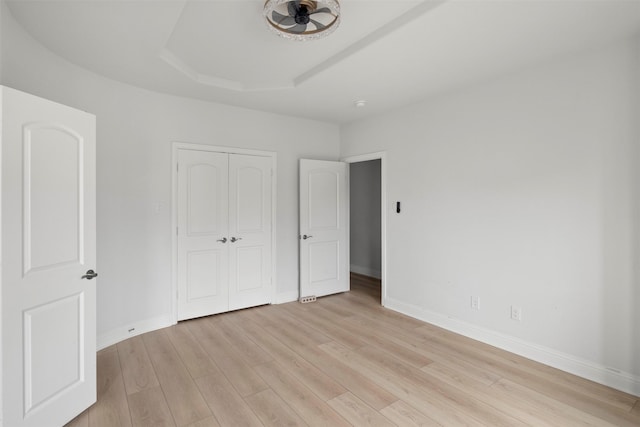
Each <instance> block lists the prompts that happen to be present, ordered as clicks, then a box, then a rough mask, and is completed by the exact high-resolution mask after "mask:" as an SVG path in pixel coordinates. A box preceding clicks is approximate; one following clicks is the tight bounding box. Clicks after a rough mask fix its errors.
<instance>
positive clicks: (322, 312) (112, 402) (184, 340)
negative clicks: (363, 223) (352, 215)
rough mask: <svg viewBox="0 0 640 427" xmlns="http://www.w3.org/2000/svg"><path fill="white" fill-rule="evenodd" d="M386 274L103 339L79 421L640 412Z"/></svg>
mask: <svg viewBox="0 0 640 427" xmlns="http://www.w3.org/2000/svg"><path fill="white" fill-rule="evenodd" d="M379 286H380V285H379V282H377V281H375V280H372V279H369V278H366V277H364V276H359V275H352V281H351V288H352V291H351V292H349V293H345V294H340V295H333V296H329V297H324V298H320V299H318V301H317V302H315V303H310V304H299V303H297V302H296V303H289V304H283V305H272V306H263V307H257V308H252V309H247V310H241V311H237V312H232V313H225V314H221V315H216V316H211V317H205V318H200V319H195V320H189V321H186V322H180V323H179V324H178V325H176V326H173V327H170V328H166V329H162V330H159V331H155V332H150V333H148V334H144V335H141V336H138V337H134V338H131V339H129V340H127V341H123V342H121V343H118V344H117V345H114V346H111V347H109V348H107V349H104V350H102V351H100V352H99V353H98V402H97V403H96V404H95V405H93V406H92V407H91V408H89V409H87V410H86V411H85V412H84V413H82V414H81V415H79V416H78V417H77V418H76V419H74V420H73V421H71V422H70V423H69V424H67V425H68V426H73V427H80V426H82V427H102V426H104V427H115V426H192V427H213V426H233V427H235V426H243V427H244V426H331V427H336V426H350V425H351V426H439V425H440V426H525V425H529V426H562V427H565V426H635V427H638V426H640V400H639V399H638V397H635V396H631V395H629V394H626V393H622V392H619V391H616V390H613V389H611V388H608V387H605V386H602V385H599V384H596V383H593V382H590V381H588V380H585V379H582V378H579V377H576V376H573V375H570V374H567V373H564V372H562V371H559V370H557V369H553V368H550V367H548V366H544V365H541V364H539V363H535V362H532V361H530V360H527V359H524V358H522V357H519V356H516V355H514V354H511V353H508V352H505V351H502V350H499V349H497V348H494V347H491V346H489V345H486V344H482V343H479V342H477V341H474V340H471V339H469V338H465V337H462V336H460V335H456V334H453V333H451V332H448V331H445V330H443V329H440V328H437V327H435V326H433V325H429V324H427V323H424V322H420V321H418V320H416V319H412V318H410V317H407V316H403V315H401V314H399V313H396V312H393V311H391V310H386V309H384V308H382V307H381V306H380V287H379Z"/></svg>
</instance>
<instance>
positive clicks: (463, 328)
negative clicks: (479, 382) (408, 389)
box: [387, 298, 640, 396]
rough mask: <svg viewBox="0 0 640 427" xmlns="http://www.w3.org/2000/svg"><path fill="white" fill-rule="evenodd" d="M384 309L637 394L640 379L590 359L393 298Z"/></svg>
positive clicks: (639, 387) (639, 391)
mask: <svg viewBox="0 0 640 427" xmlns="http://www.w3.org/2000/svg"><path fill="white" fill-rule="evenodd" d="M387 308H390V309H392V310H395V311H398V312H400V313H403V314H406V315H408V316H411V317H414V318H416V319H419V320H422V321H425V322H427V323H430V324H432V325H436V326H439V327H441V328H444V329H446V330H448V331H451V332H455V333H457V334H460V335H464V336H465V337H469V338H472V339H475V340H478V341H480V342H483V343H486V344H489V345H492V346H494V347H498V348H501V349H503V350H506V351H509V352H511V353H515V354H518V355H520V356H523V357H526V358H527V359H531V360H534V361H536V362H540V363H543V364H545V365H548V366H551V367H554V368H557V369H560V370H562V371H565V372H568V373H570V374H573V375H577V376H579V377H582V378H586V379H589V380H591V381H595V382H597V383H600V384H603V385H606V386H608V387H612V388H615V389H617V390H621V391H624V392H626V393H630V394H633V395H634V396H638V395H640V377H638V376H636V375H633V374H630V373H628V372H620V371H618V370H614V369H611V368H608V367H606V366H603V365H600V364H598V363H594V362H592V361H589V360H585V359H581V358H578V357H576V356H573V355H570V354H567V353H563V352H560V351H557V350H554V349H551V348H548V347H544V346H541V345H537V344H534V343H530V342H527V341H524V340H521V339H518V338H514V337H512V336H509V335H505V334H501V333H499V332H496V331H492V330H490V329H486V328H482V327H479V326H476V325H473V324H471V323H468V322H465V321H463V320H460V319H455V318H452V317H450V316H446V315H444V314H441V313H436V312H433V311H430V310H426V309H424V308H421V307H418V306H415V305H412V304H407V303H405V302H402V301H398V300H395V299H393V298H387Z"/></svg>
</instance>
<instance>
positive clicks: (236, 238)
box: [231, 237, 242, 243]
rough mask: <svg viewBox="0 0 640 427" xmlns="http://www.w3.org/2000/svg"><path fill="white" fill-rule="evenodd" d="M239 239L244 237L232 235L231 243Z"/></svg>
mask: <svg viewBox="0 0 640 427" xmlns="http://www.w3.org/2000/svg"><path fill="white" fill-rule="evenodd" d="M238 240H242V237H232V238H231V243H235V242H237V241H238Z"/></svg>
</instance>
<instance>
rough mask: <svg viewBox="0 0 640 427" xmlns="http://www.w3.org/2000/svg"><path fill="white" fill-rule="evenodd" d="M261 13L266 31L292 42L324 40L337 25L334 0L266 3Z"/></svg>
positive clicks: (277, 0)
mask: <svg viewBox="0 0 640 427" xmlns="http://www.w3.org/2000/svg"><path fill="white" fill-rule="evenodd" d="M263 12H264V17H265V19H266V20H267V23H268V25H269V28H271V29H272V30H273V31H275V32H276V33H277V34H278V35H280V36H281V37H284V38H288V39H292V40H301V41H303V40H315V39H319V38H321V37H325V36H327V35H329V34H331V33H332V32H333V31H335V29H336V28H337V27H338V24H339V23H340V4H339V3H338V1H337V0H320V1H312V0H267V1H266V2H265V5H264V11H263Z"/></svg>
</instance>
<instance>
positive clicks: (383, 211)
mask: <svg viewBox="0 0 640 427" xmlns="http://www.w3.org/2000/svg"><path fill="white" fill-rule="evenodd" d="M378 159H379V160H380V239H381V242H380V252H381V253H380V268H381V271H380V274H379V278H380V282H381V291H382V295H381V301H380V304H381V305H382V306H383V307H386V305H387V153H386V152H385V151H379V152H376V153H368V154H360V155H357V156H348V157H344V158H343V159H342V161H343V162H346V163H358V162H366V161H369V160H378Z"/></svg>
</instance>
